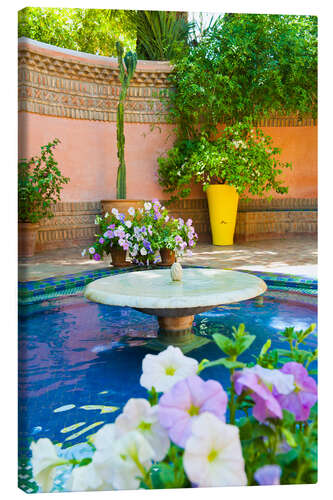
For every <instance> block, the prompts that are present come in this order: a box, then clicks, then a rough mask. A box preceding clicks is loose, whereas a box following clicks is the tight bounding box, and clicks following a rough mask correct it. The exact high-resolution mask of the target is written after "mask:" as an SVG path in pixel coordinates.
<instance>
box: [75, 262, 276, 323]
mask: <svg viewBox="0 0 333 500" xmlns="http://www.w3.org/2000/svg"><path fill="white" fill-rule="evenodd" d="M266 289H267V287H266V284H265V282H264V281H263V280H262V279H260V278H258V277H256V276H253V275H251V274H246V273H243V272H237V271H226V270H221V269H200V268H197V269H184V270H183V280H182V281H172V279H171V276H170V270H169V269H158V270H153V271H137V272H133V273H130V274H119V275H117V276H108V277H107V278H102V279H99V280H96V281H93V282H92V283H89V285H88V286H87V287H86V289H85V292H84V295H85V297H86V298H87V299H89V300H92V301H93V302H99V303H101V304H106V305H113V306H124V307H126V306H127V307H133V308H134V309H139V310H141V311H143V312H147V313H148V314H156V315H157V316H167V317H168V316H170V317H177V316H187V315H193V314H195V313H198V312H203V311H207V310H209V309H212V308H213V307H215V306H217V305H221V304H231V303H233V302H239V301H241V300H247V299H251V298H253V297H256V296H258V295H260V294H262V293H264V292H265V291H266Z"/></svg>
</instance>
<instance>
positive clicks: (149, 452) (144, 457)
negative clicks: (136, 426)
mask: <svg viewBox="0 0 333 500" xmlns="http://www.w3.org/2000/svg"><path fill="white" fill-rule="evenodd" d="M154 458H155V454H154V450H153V449H152V447H151V446H150V444H149V443H148V441H147V440H146V439H145V438H144V437H143V435H142V434H140V432H138V431H131V432H128V433H126V434H124V435H122V436H120V437H118V438H116V439H115V440H114V441H113V442H112V445H111V446H108V447H103V448H101V449H98V450H96V452H95V455H94V458H93V462H92V463H93V464H94V466H95V468H96V471H97V473H98V474H99V476H100V477H101V478H102V479H103V480H104V481H105V482H106V483H108V484H111V485H112V486H113V488H114V489H117V490H130V489H137V488H139V485H140V480H139V479H138V477H143V476H144V475H145V473H146V471H147V470H148V469H149V468H150V467H151V464H152V459H154Z"/></svg>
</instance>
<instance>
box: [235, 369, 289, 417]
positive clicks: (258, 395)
mask: <svg viewBox="0 0 333 500" xmlns="http://www.w3.org/2000/svg"><path fill="white" fill-rule="evenodd" d="M233 381H234V387H235V392H236V394H238V395H239V394H241V393H242V392H243V390H244V389H245V390H248V391H249V392H250V395H251V398H252V399H253V401H254V402H255V406H254V407H253V411H252V413H253V416H254V417H255V418H256V419H257V420H259V422H263V421H264V420H265V419H266V418H282V409H281V406H280V404H279V402H278V400H277V399H276V398H275V397H274V396H273V394H272V392H271V390H270V389H269V388H268V387H267V385H266V384H265V383H264V382H263V381H262V379H261V378H260V376H259V375H258V374H257V373H255V372H254V371H253V370H251V369H250V368H246V369H244V370H242V371H239V372H235V373H234V377H233Z"/></svg>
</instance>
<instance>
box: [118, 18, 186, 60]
mask: <svg viewBox="0 0 333 500" xmlns="http://www.w3.org/2000/svg"><path fill="white" fill-rule="evenodd" d="M127 15H128V18H129V20H131V21H132V23H133V25H135V26H136V29H137V49H136V50H137V53H138V57H139V59H150V60H155V61H169V60H170V59H172V58H173V57H175V55H176V53H177V51H179V50H180V49H181V48H182V47H186V43H187V40H188V37H189V35H190V34H191V33H192V31H193V28H194V25H195V24H194V23H193V22H188V21H187V18H186V16H183V15H182V13H177V12H166V11H158V10H157V11H151V10H137V11H128V14H127Z"/></svg>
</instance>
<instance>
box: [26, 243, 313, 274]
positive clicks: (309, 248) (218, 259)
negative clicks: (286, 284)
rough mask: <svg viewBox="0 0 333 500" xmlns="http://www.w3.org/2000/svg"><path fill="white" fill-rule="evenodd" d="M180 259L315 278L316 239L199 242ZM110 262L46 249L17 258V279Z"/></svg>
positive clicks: (78, 252) (73, 251)
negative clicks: (219, 244)
mask: <svg viewBox="0 0 333 500" xmlns="http://www.w3.org/2000/svg"><path fill="white" fill-rule="evenodd" d="M193 253H194V254H193V256H192V257H185V258H184V259H183V262H184V263H186V264H194V265H208V266H211V267H216V268H221V269H248V270H253V271H255V270H256V271H269V272H279V273H287V274H296V275H299V276H306V277H309V278H316V277H317V240H316V239H315V238H314V237H313V236H309V237H307V236H300V237H292V238H288V239H285V240H262V241H253V242H248V243H244V244H241V245H240V244H238V245H232V246H226V247H221V246H213V245H209V244H199V245H197V247H196V248H195V249H194V252H193ZM107 265H109V261H108V260H105V261H101V262H95V261H94V260H90V259H89V258H85V257H82V256H81V248H65V249H57V250H51V251H45V252H41V253H38V254H36V255H35V256H34V257H30V258H24V259H19V268H18V276H19V280H20V281H30V280H38V279H43V278H47V277H51V276H61V275H64V274H72V273H78V272H81V271H86V270H89V269H99V268H105V267H106V266H107Z"/></svg>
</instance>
